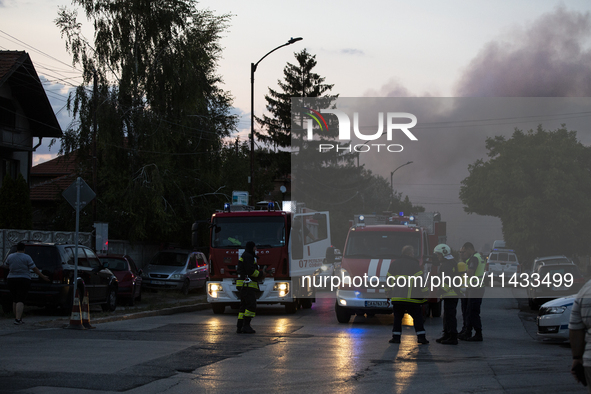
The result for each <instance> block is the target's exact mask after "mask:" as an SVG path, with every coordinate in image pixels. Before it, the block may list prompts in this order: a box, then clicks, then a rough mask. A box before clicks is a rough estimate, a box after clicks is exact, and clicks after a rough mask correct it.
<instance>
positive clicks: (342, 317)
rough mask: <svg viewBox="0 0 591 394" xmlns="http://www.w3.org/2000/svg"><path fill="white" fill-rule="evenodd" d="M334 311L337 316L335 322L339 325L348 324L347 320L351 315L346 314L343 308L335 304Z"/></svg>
mask: <svg viewBox="0 0 591 394" xmlns="http://www.w3.org/2000/svg"><path fill="white" fill-rule="evenodd" d="M334 311H335V312H336V314H337V320H338V322H339V323H349V319H350V318H351V314H350V313H349V312H347V310H346V309H345V308H343V307H342V306H339V305H338V304H335V306H334Z"/></svg>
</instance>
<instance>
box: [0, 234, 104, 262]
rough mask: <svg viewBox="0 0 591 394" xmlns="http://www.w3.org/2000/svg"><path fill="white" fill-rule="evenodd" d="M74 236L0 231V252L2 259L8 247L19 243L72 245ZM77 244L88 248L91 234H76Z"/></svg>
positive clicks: (90, 243) (90, 242)
mask: <svg viewBox="0 0 591 394" xmlns="http://www.w3.org/2000/svg"><path fill="white" fill-rule="evenodd" d="M75 236H76V233H75V232H68V231H40V230H6V229H0V252H2V258H4V257H5V256H6V254H7V253H8V251H9V250H10V247H11V246H12V245H16V244H17V243H19V242H20V241H39V242H53V243H74V241H75ZM78 244H79V245H85V246H88V247H90V246H91V245H92V236H91V233H82V232H80V233H78Z"/></svg>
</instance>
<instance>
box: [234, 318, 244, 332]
mask: <svg viewBox="0 0 591 394" xmlns="http://www.w3.org/2000/svg"><path fill="white" fill-rule="evenodd" d="M243 324H244V319H238V323H236V334H242V325H243Z"/></svg>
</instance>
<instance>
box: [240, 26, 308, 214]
mask: <svg viewBox="0 0 591 394" xmlns="http://www.w3.org/2000/svg"><path fill="white" fill-rule="evenodd" d="M301 40H302V37H297V38H291V39H289V41H287V42H286V43H285V44H283V45H279V46H278V47H277V48H275V49H273V50H271V51H269V52H268V53H267V54H266V55H265V56H263V57H262V58H260V60H259V61H258V62H256V63H250V198H252V199H253V200H252V202H253V203H254V72H255V71H256V70H257V66H258V65H259V63H260V62H261V61H262V60H263V59H264V58H266V57H267V56H269V55H270V54H271V53H273V52H275V51H276V50H278V49H279V48H283V47H284V46H287V45H291V44H293V43H294V42H298V41H301Z"/></svg>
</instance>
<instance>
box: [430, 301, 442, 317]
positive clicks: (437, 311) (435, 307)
mask: <svg viewBox="0 0 591 394" xmlns="http://www.w3.org/2000/svg"><path fill="white" fill-rule="evenodd" d="M429 309H431V316H433V317H441V301H437V302H432V303H430V304H429Z"/></svg>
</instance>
